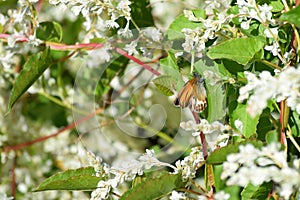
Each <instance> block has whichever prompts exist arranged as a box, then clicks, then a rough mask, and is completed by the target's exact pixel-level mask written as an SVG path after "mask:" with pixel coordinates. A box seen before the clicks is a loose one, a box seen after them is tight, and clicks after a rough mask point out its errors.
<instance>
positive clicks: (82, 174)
mask: <svg viewBox="0 0 300 200" xmlns="http://www.w3.org/2000/svg"><path fill="white" fill-rule="evenodd" d="M95 174H96V173H95V171H94V168H93V167H86V168H79V169H72V170H71V169H70V170H66V171H64V172H59V173H57V174H54V175H53V176H51V177H49V178H48V179H46V180H44V182H42V183H41V184H40V185H39V186H38V187H37V188H35V189H34V190H33V191H34V192H38V191H44V190H93V189H95V188H97V184H98V182H99V181H100V180H101V178H100V177H97V176H96V175H95Z"/></svg>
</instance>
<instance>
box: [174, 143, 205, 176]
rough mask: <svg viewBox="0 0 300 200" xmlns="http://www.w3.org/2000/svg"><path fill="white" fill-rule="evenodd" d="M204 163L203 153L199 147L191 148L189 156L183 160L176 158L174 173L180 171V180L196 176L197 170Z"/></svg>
mask: <svg viewBox="0 0 300 200" xmlns="http://www.w3.org/2000/svg"><path fill="white" fill-rule="evenodd" d="M203 164H204V158H203V153H202V151H201V148H200V147H194V148H192V152H191V153H190V155H189V156H187V157H185V158H184V159H183V160H178V161H177V162H176V163H175V166H176V169H175V173H179V172H181V174H182V180H183V181H187V180H189V179H193V178H195V176H196V172H197V170H198V169H199V168H200V167H201V166H202V165H203Z"/></svg>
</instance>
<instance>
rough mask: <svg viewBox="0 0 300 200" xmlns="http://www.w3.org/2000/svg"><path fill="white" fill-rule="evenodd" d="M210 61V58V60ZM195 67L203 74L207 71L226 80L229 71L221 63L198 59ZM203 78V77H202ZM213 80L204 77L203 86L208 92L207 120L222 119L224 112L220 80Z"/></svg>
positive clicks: (223, 97)
mask: <svg viewBox="0 0 300 200" xmlns="http://www.w3.org/2000/svg"><path fill="white" fill-rule="evenodd" d="M210 61H211V60H210ZM195 69H196V70H197V71H198V72H199V73H200V74H202V75H203V73H205V72H207V71H209V72H212V73H214V74H215V75H216V76H219V77H220V79H222V80H226V79H228V77H229V72H228V71H227V70H226V69H225V67H224V66H223V65H222V64H217V63H215V62H213V61H211V64H210V65H208V64H207V62H206V63H205V62H204V61H203V60H199V61H198V62H196V63H195ZM204 78H205V77H204ZM213 81H215V80H209V79H205V86H206V90H207V92H208V96H207V102H208V116H207V120H208V121H209V122H214V121H216V120H220V119H222V118H223V117H224V116H225V114H226V112H225V107H224V106H225V98H226V96H225V93H224V91H223V89H222V81H221V82H220V83H213V84H211V83H212V82H213Z"/></svg>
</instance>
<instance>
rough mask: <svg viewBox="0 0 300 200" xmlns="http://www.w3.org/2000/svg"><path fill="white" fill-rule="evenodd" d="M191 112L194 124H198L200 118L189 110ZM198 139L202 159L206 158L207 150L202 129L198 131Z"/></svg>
mask: <svg viewBox="0 0 300 200" xmlns="http://www.w3.org/2000/svg"><path fill="white" fill-rule="evenodd" d="M191 112H192V113H193V117H194V119H195V121H196V124H200V122H201V121H200V118H199V116H198V115H197V113H195V112H193V111H191ZM200 141H201V145H202V153H203V157H204V160H206V158H207V156H208V152H207V146H206V141H205V135H204V133H203V132H202V131H200Z"/></svg>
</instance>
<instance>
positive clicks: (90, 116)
mask: <svg viewBox="0 0 300 200" xmlns="http://www.w3.org/2000/svg"><path fill="white" fill-rule="evenodd" d="M102 111H103V109H102V108H99V109H97V110H96V111H95V112H92V113H90V114H88V115H86V116H84V117H82V118H80V119H78V120H76V121H74V122H72V123H71V124H69V125H68V126H65V127H63V128H62V129H59V130H58V131H57V132H55V133H53V134H51V135H47V136H44V137H40V138H37V139H35V140H31V141H28V142H24V143H21V144H17V145H14V146H8V147H6V148H4V152H6V153H8V152H9V151H12V150H13V151H17V150H20V149H22V148H25V147H28V146H31V145H33V144H35V143H39V142H43V141H45V140H48V139H50V138H53V137H56V136H58V135H59V134H61V133H63V132H65V131H67V130H71V129H73V128H75V127H76V126H77V125H79V124H81V123H83V122H85V121H87V120H88V119H90V118H92V117H93V116H95V115H97V114H99V113H101V112H102Z"/></svg>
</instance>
